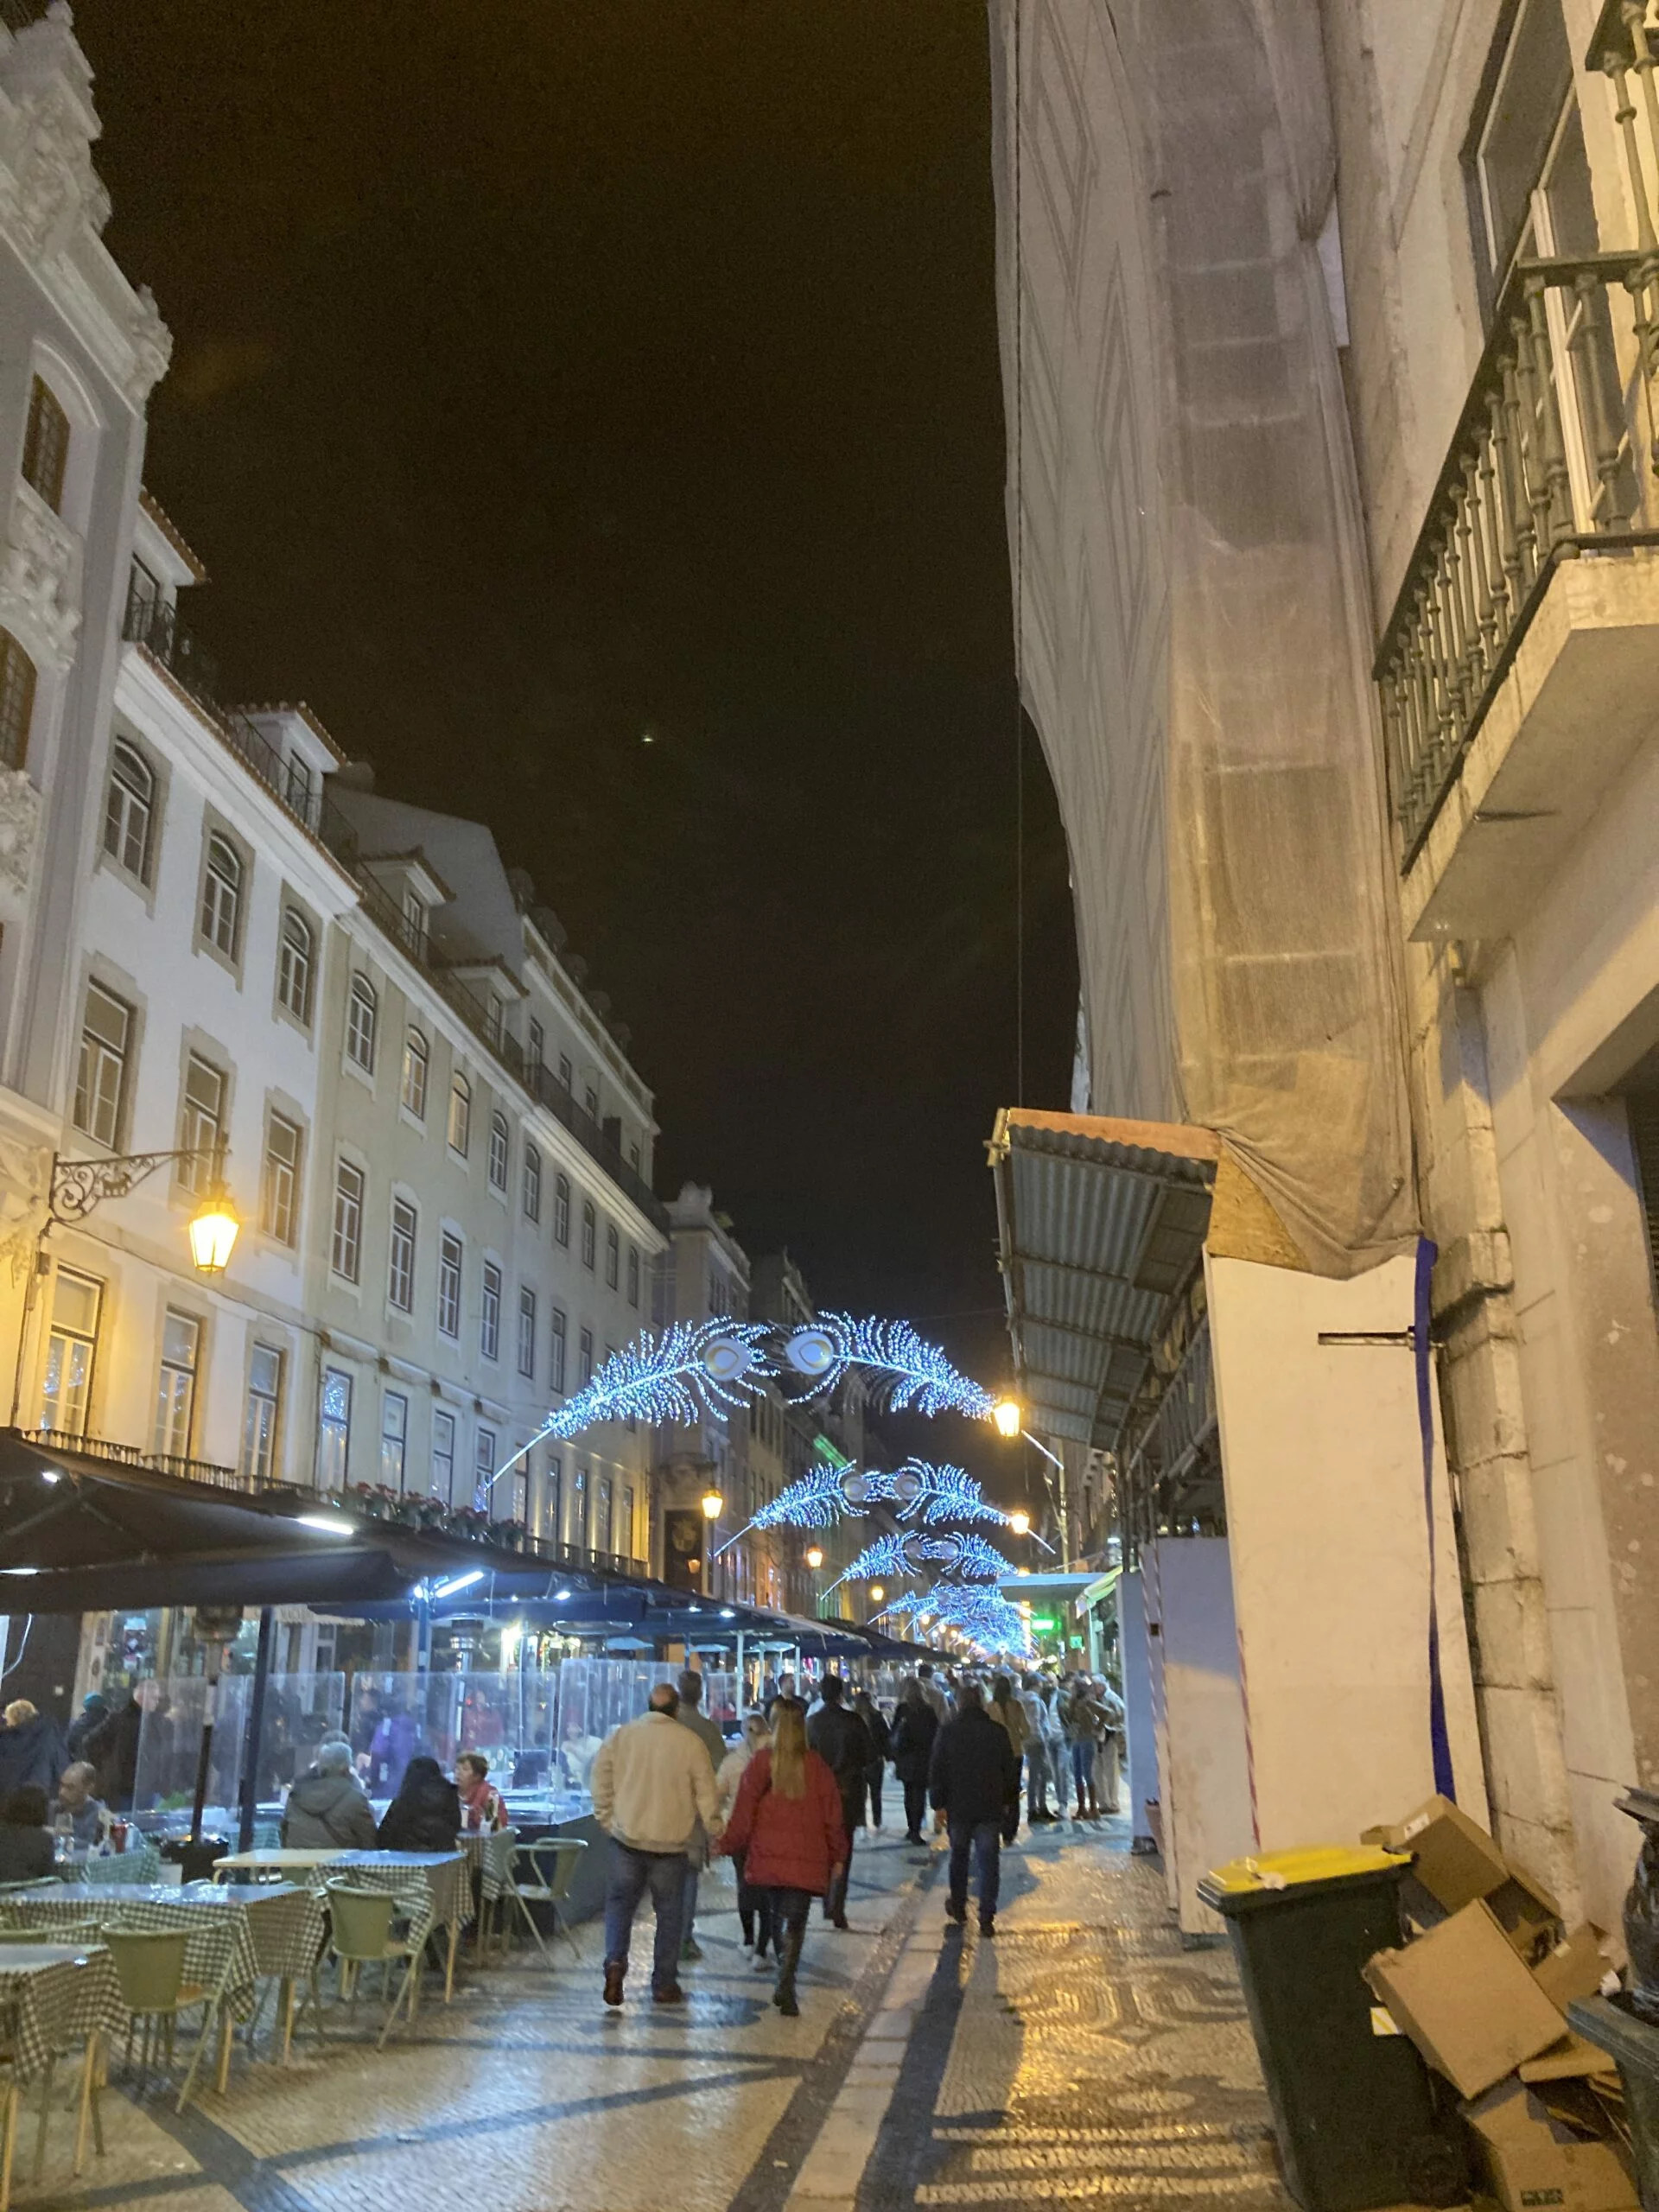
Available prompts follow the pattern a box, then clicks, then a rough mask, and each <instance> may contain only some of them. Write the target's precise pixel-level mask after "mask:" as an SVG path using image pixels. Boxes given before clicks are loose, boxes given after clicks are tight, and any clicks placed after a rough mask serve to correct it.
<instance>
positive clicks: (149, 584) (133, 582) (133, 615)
mask: <svg viewBox="0 0 1659 2212" xmlns="http://www.w3.org/2000/svg"><path fill="white" fill-rule="evenodd" d="M161 603H162V587H161V585H160V584H159V583H158V582H156V578H155V577H154V576H153V575H151V574H150V572H149V569H147V568H146V567H145V566H144V564H143V562H142V561H135V562H134V563H133V564H132V567H131V569H130V571H129V572H128V575H127V613H126V620H125V621H124V623H123V625H122V627H121V634H122V636H123V637H124V638H137V639H139V640H140V641H141V642H144V641H147V640H148V639H149V634H150V631H149V626H150V623H151V621H152V620H154V618H155V615H156V609H157V608H158V607H160V606H161Z"/></svg>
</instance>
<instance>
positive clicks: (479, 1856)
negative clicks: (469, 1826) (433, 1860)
mask: <svg viewBox="0 0 1659 2212" xmlns="http://www.w3.org/2000/svg"><path fill="white" fill-rule="evenodd" d="M461 1849H462V1850H463V1851H464V1852H465V1853H466V1854H467V1865H468V1866H475V1867H476V1868H477V1869H478V1893H479V1897H480V1899H481V1901H482V1902H483V1903H484V1904H494V1902H495V1900H496V1899H497V1898H498V1897H505V1896H506V1895H507V1894H508V1893H509V1891H511V1890H512V1854H513V1853H514V1852H515V1851H516V1850H517V1849H518V1830H517V1829H516V1828H498V1829H496V1830H495V1831H494V1832H493V1834H492V1833H487V1832H485V1831H483V1830H480V1832H479V1834H476V1835H474V1834H472V1833H471V1832H470V1831H468V1832H467V1833H464V1834H462V1836H461Z"/></svg>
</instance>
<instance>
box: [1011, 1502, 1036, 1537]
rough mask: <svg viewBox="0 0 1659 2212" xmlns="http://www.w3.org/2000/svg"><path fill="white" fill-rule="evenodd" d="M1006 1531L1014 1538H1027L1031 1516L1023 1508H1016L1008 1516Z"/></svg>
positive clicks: (1029, 1532) (1029, 1531)
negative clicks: (1014, 1536)
mask: <svg viewBox="0 0 1659 2212" xmlns="http://www.w3.org/2000/svg"><path fill="white" fill-rule="evenodd" d="M1008 1529H1009V1531H1010V1533H1011V1534H1012V1535H1016V1536H1028V1535H1030V1534H1031V1516H1030V1514H1029V1513H1027V1511H1026V1510H1025V1508H1024V1507H1023V1506H1016V1507H1015V1509H1014V1511H1013V1512H1012V1513H1010V1514H1009V1516H1008Z"/></svg>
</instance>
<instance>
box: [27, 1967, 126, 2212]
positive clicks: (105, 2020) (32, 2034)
mask: <svg viewBox="0 0 1659 2212" xmlns="http://www.w3.org/2000/svg"><path fill="white" fill-rule="evenodd" d="M126 2024H127V2008H126V2006H125V2005H124V2004H123V2003H122V2002H121V1985H120V1983H119V1982H118V1980H116V1974H115V1961H114V1960H113V1959H111V1956H110V1955H109V1952H108V1951H107V1950H106V1949H105V1948H104V1947H103V1945H101V1944H88V1943H51V1942H45V1943H8V1944H7V1945H6V1946H5V1947H4V1948H3V1951H0V2043H4V2044H6V2045H7V2047H8V2049H9V2051H10V2058H11V2064H12V2069H13V2071H14V2073H15V2074H16V2075H19V2076H21V2077H22V2079H23V2080H25V2081H28V2080H31V2079H32V2078H33V2077H34V2076H35V2075H38V2074H44V2073H45V2072H46V2070H47V2069H48V2067H49V2066H50V2065H51V2064H52V2063H53V2061H54V2059H55V2058H56V2057H57V2056H58V2054H59V2052H60V2051H64V2050H71V2049H73V2046H74V2045H76V2044H80V2045H81V2046H82V2047H83V2049H84V2050H85V2052H86V2058H85V2061H84V2063H83V2065H82V2069H81V2077H80V2116H79V2122H78V2124H77V2126H76V2129H75V2171H76V2172H77V2173H79V2171H80V2168H81V2162H82V2160H83V2159H84V2158H85V2157H86V2123H87V2120H88V2119H89V2117H90V2116H91V2113H92V2084H93V2076H94V2075H95V2074H96V2073H97V2070H98V2066H97V2061H98V2045H99V2037H101V2036H105V2035H117V2034H118V2033H119V2032H120V2031H121V2030H122V2029H123V2028H124V2027H125V2025H126ZM12 2094H14V2095H15V2094H16V2092H15V2089H14V2091H13V2092H12ZM8 2117H9V2120H10V2126H8V2128H7V2130H6V2151H5V2162H4V2171H3V2173H0V2202H4V2201H5V2200H6V2199H7V2198H9V2196H10V2184H11V2155H12V2144H13V2139H14V2137H15V2136H16V2106H15V2105H14V2106H13V2107H12V2110H11V2112H10V2114H9V2115H8Z"/></svg>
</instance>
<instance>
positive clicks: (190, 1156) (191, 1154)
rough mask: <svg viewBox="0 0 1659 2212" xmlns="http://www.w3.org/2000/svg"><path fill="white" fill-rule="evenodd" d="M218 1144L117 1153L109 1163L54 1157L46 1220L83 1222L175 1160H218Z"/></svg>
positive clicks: (219, 1151)
mask: <svg viewBox="0 0 1659 2212" xmlns="http://www.w3.org/2000/svg"><path fill="white" fill-rule="evenodd" d="M222 1151H223V1147H221V1146H219V1145H210V1144H198V1145H191V1146H188V1147H186V1148H185V1149H183V1150H182V1151H176V1152H127V1153H118V1154H115V1156H114V1157H113V1158H111V1159H109V1160H64V1159H61V1158H60V1157H59V1156H58V1155H57V1154H54V1155H53V1159H52V1186H51V1191H50V1193H49V1195H48V1199H47V1207H46V1211H47V1218H48V1221H61V1222H76V1221H85V1220H86V1217H87V1215H88V1214H90V1213H95V1212H96V1211H97V1210H98V1208H99V1206H101V1205H103V1203H104V1201H105V1198H125V1197H126V1195H127V1193H128V1192H129V1191H130V1190H133V1189H135V1188H136V1187H137V1185H138V1184H140V1183H142V1182H143V1181H144V1180H145V1179H147V1178H148V1177H149V1176H151V1175H153V1174H154V1173H156V1169H157V1168H158V1167H165V1166H167V1165H168V1162H169V1161H171V1160H212V1159H218V1158H219V1156H220V1155H221V1154H222Z"/></svg>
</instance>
